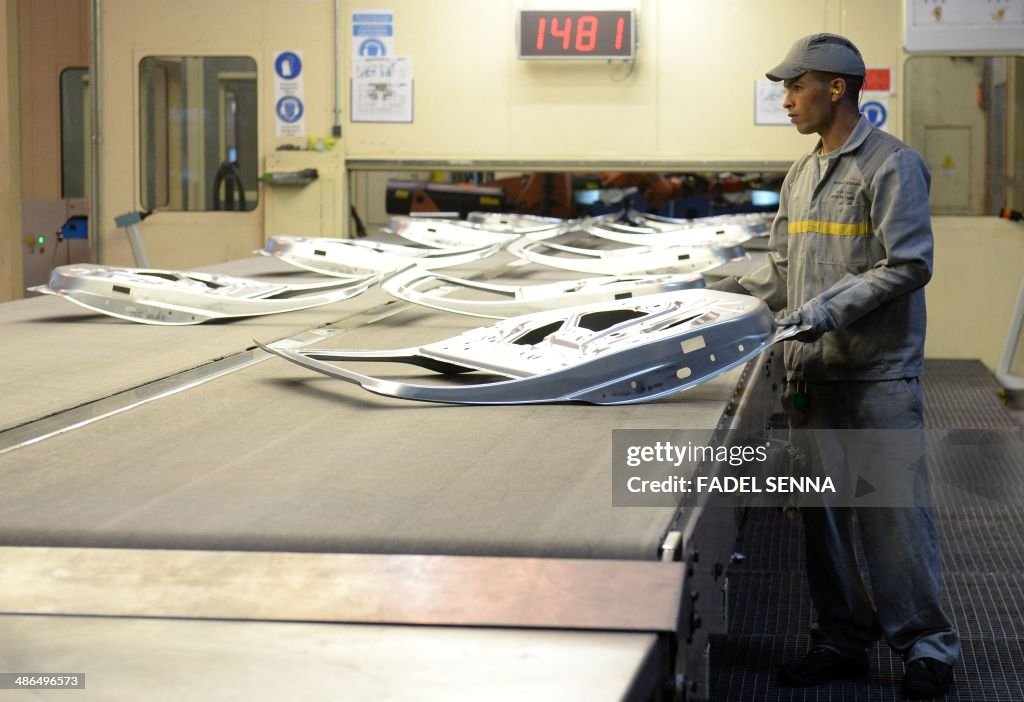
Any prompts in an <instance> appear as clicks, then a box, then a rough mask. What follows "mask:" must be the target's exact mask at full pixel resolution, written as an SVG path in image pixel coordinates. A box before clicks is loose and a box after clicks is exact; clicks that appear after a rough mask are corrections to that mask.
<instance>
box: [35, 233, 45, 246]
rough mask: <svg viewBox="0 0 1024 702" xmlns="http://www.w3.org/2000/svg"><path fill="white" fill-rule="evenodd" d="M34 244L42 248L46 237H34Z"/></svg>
mask: <svg viewBox="0 0 1024 702" xmlns="http://www.w3.org/2000/svg"><path fill="white" fill-rule="evenodd" d="M36 243H37V244H39V245H40V246H42V245H43V244H45V243H46V237H45V236H43V235H42V234H40V235H39V236H38V237H36Z"/></svg>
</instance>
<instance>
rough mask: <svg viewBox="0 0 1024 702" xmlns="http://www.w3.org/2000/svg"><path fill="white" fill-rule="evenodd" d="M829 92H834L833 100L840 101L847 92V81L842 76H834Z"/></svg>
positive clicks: (830, 82)
mask: <svg viewBox="0 0 1024 702" xmlns="http://www.w3.org/2000/svg"><path fill="white" fill-rule="evenodd" d="M829 92H830V93H831V94H832V95H831V97H832V102H839V101H840V100H842V99H843V95H845V94H846V81H845V80H843V79H842V78H833V79H832V80H830V81H829Z"/></svg>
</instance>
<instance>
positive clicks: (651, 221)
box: [626, 210, 775, 236]
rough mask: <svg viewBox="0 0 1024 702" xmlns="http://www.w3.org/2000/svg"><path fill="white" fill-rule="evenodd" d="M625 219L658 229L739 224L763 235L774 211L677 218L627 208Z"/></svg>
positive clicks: (770, 223) (753, 233) (667, 229)
mask: <svg viewBox="0 0 1024 702" xmlns="http://www.w3.org/2000/svg"><path fill="white" fill-rule="evenodd" d="M626 219H627V220H629V221H630V222H632V223H633V224H636V225H637V226H641V227H650V228H651V229H656V230H659V231H674V230H676V229H679V228H680V227H688V226H690V227H692V226H701V227H703V226H740V227H744V228H746V229H747V230H748V231H749V232H750V233H751V234H752V235H753V236H764V235H766V234H768V231H769V229H771V225H772V220H774V219H775V213H774V212H747V213H739V214H726V215H713V216H711V217H697V218H695V219H677V218H675V217H665V216H662V215H657V214H652V213H649V212H640V211H638V210H629V212H627V213H626Z"/></svg>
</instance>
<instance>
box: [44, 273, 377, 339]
mask: <svg viewBox="0 0 1024 702" xmlns="http://www.w3.org/2000/svg"><path fill="white" fill-rule="evenodd" d="M376 281H377V277H370V276H363V277H360V278H353V279H352V280H348V281H345V282H337V281H331V282H327V283H312V284H304V285H284V284H281V283H267V282H262V281H259V280H253V279H250V278H237V277H234V276H227V275H220V274H215V273H201V272H193V271H171V270H157V269H149V268H118V267H114V266H101V265H96V264H91V263H78V264H71V265H66V266H58V267H57V268H55V269H53V271H52V272H51V273H50V280H49V282H48V283H47V284H46V285H37V286H34V287H31V288H29V290H31V291H32V292H38V293H43V294H46V295H56V296H58V297H62V298H64V299H65V300H68V301H70V302H73V303H75V304H76V305H81V306H82V307H85V308H87V309H90V310H94V311H96V312H102V313H103V314H108V315H110V316H112V317H118V318H120V319H127V320H129V321H132V322H141V323H143V324H160V325H186V324H200V323H201V322H206V321H209V320H211V319H226V318H231V317H253V316H258V315H265V314H276V313H279V312H292V311H294V310H302V309H307V308H309V307H316V306H318V305H326V304H329V303H331V302H338V301H340V300H345V299H348V298H350V297H354V296H356V295H358V294H359V293H361V292H363V291H364V290H366V289H367V288H369V287H370V286H371V285H373V284H374V283H375V282H376Z"/></svg>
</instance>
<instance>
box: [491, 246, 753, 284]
mask: <svg viewBox="0 0 1024 702" xmlns="http://www.w3.org/2000/svg"><path fill="white" fill-rule="evenodd" d="M508 251H509V253H511V254H513V255H515V256H517V257H519V258H522V259H524V260H527V261H532V262H533V263H539V264H542V265H545V266H550V267H552V268H563V269H566V270H570V271H579V272H581V273H590V274H592V275H641V274H658V273H697V272H700V271H703V270H707V269H709V268H714V267H715V266H718V265H721V264H722V263H725V262H726V261H732V260H737V259H742V258H744V257H745V256H746V252H745V251H744V250H743V247H742V246H741V245H739V244H735V245H730V246H630V247H625V248H618V249H591V248H583V247H579V246H569V245H566V244H559V243H555V242H547V241H531V240H529V239H526V238H523V239H519V240H517V241H513V242H512V243H511V244H509V245H508Z"/></svg>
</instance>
